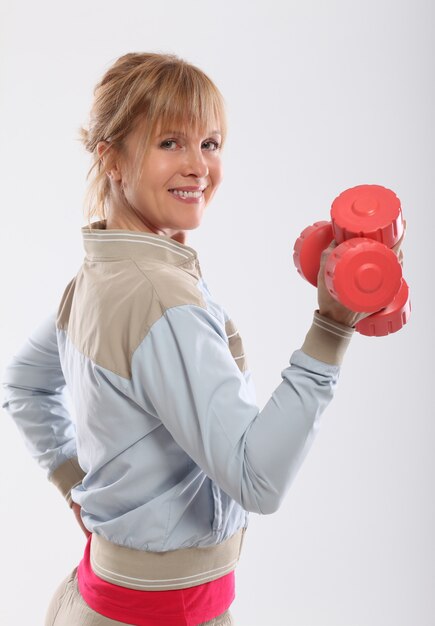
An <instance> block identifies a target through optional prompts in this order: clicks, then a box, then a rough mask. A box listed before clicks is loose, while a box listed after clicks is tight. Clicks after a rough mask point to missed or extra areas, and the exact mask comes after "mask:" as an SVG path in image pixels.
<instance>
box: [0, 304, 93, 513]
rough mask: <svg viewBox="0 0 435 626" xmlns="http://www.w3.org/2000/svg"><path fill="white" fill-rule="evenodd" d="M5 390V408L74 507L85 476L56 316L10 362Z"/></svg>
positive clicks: (38, 328)
mask: <svg viewBox="0 0 435 626" xmlns="http://www.w3.org/2000/svg"><path fill="white" fill-rule="evenodd" d="M2 386H3V390H4V394H3V402H2V405H1V406H2V408H3V409H5V410H6V411H7V412H8V413H9V415H10V416H11V417H12V418H13V420H14V421H15V423H16V425H17V427H18V430H19V431H20V433H21V436H22V438H23V440H24V443H25V445H26V447H27V449H28V450H29V452H30V454H31V455H32V457H33V458H34V459H35V460H36V462H37V463H38V464H39V466H40V467H42V468H43V469H45V470H47V478H48V479H49V480H50V481H51V482H52V483H53V484H54V485H55V486H56V487H57V488H58V489H59V490H60V492H61V493H62V495H63V496H64V498H65V499H66V500H67V502H68V505H69V506H70V507H72V504H73V503H72V500H71V489H72V488H73V487H75V486H76V485H78V484H79V483H80V482H81V481H82V478H83V476H84V475H85V472H83V470H82V469H81V467H80V465H79V463H78V459H77V449H76V440H75V425H74V423H73V422H72V421H71V418H70V415H69V412H68V408H67V401H66V400H67V399H66V396H65V391H66V386H65V379H64V376H63V372H62V368H61V365H60V360H59V352H58V346H57V337H56V316H55V314H54V313H53V314H51V315H50V316H48V317H47V318H46V319H45V320H44V321H43V322H42V323H41V324H40V325H39V326H38V327H37V328H36V329H35V330H34V331H33V333H32V334H31V335H30V337H29V338H28V339H27V340H26V342H25V343H24V345H23V346H22V347H21V349H20V350H19V351H18V352H17V353H16V354H15V356H14V357H13V358H12V360H11V361H10V362H9V364H8V365H7V367H6V369H5V371H4V372H3V376H2Z"/></svg>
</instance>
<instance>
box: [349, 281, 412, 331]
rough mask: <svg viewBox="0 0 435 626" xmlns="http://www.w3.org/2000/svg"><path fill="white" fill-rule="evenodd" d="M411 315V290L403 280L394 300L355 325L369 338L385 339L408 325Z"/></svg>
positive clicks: (356, 328) (357, 329)
mask: <svg viewBox="0 0 435 626" xmlns="http://www.w3.org/2000/svg"><path fill="white" fill-rule="evenodd" d="M410 314H411V300H410V299H409V288H408V285H407V283H406V281H405V280H404V279H403V280H402V284H401V287H400V289H399V292H398V294H397V295H396V297H395V298H394V300H393V301H392V302H391V303H390V304H389V305H388V306H386V307H385V309H382V311H378V312H377V313H373V315H369V316H368V317H365V318H364V319H363V320H361V321H360V322H358V323H357V324H356V325H355V330H356V331H357V332H359V333H360V334H361V335H366V336H368V337H383V336H385V335H389V334H391V333H396V332H397V331H398V330H400V329H401V328H403V326H404V325H405V324H406V323H407V321H408V319H409V316H410Z"/></svg>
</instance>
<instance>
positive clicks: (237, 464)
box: [132, 304, 354, 514]
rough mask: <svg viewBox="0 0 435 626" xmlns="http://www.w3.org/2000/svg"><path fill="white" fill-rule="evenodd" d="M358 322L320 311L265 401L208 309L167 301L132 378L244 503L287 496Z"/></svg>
mask: <svg viewBox="0 0 435 626" xmlns="http://www.w3.org/2000/svg"><path fill="white" fill-rule="evenodd" d="M353 332H354V331H353V329H351V328H348V327H346V326H343V325H341V324H336V323H334V322H331V321H330V320H328V319H327V318H324V317H323V316H320V315H319V314H318V313H317V312H316V313H315V314H314V320H313V324H312V326H311V328H310V329H309V331H308V334H307V337H306V339H305V341H304V345H303V346H302V349H299V350H296V351H295V352H293V354H292V355H291V358H290V360H289V366H288V367H286V368H285V369H283V370H282V371H281V378H282V382H281V383H280V384H279V385H278V387H277V388H276V389H275V390H274V391H273V393H272V395H271V397H270V399H269V400H268V402H267V403H266V405H265V406H264V408H263V409H262V410H261V411H260V409H259V408H258V406H257V405H256V402H255V396H254V395H253V394H252V393H251V389H250V386H249V384H248V382H247V378H246V376H244V375H243V373H242V372H241V371H240V369H239V367H238V366H237V364H236V363H235V360H234V358H233V356H232V355H231V353H230V350H229V348H228V339H227V336H226V333H225V329H224V327H223V324H222V322H221V321H220V320H218V319H217V318H216V317H215V316H214V315H213V314H211V313H210V312H209V311H208V310H207V309H205V308H202V307H200V306H196V305H192V304H188V305H181V306H175V307H172V308H168V309H167V310H166V311H165V312H164V314H163V315H162V317H161V318H159V320H158V321H156V322H155V323H154V325H153V326H152V327H151V329H150V330H149V332H148V334H147V336H146V337H145V339H144V340H143V341H142V343H141V344H140V346H139V347H138V348H137V350H136V352H135V353H134V355H133V360H132V365H133V368H132V371H133V384H134V385H135V387H136V388H137V389H138V390H141V393H142V394H143V398H142V400H143V402H144V403H145V404H147V405H148V406H149V402H150V401H151V403H152V405H153V407H154V408H155V412H156V415H157V417H158V418H159V419H160V420H161V421H162V423H163V425H164V426H165V427H166V428H167V429H168V431H169V432H170V433H171V435H172V436H173V438H174V440H175V441H176V442H177V443H178V445H180V446H181V447H182V448H183V449H184V450H185V451H186V452H187V454H189V456H190V457H191V458H192V459H193V460H194V461H195V462H196V463H197V465H198V466H199V467H201V469H203V471H204V472H205V473H206V474H207V475H208V476H209V477H210V478H211V479H212V480H214V481H215V482H216V483H217V484H218V485H219V487H220V488H221V489H223V491H225V492H226V493H227V494H228V495H230V496H231V497H232V498H233V499H234V500H236V501H237V502H238V503H239V504H240V505H241V506H242V507H243V508H244V509H245V510H247V511H252V512H255V513H261V514H268V513H273V512H275V511H276V510H277V509H278V508H279V506H280V505H281V503H282V500H283V498H284V496H285V494H286V493H287V491H288V489H289V487H290V484H291V481H292V479H293V477H294V476H295V474H296V472H297V470H298V468H299V466H300V465H301V463H302V461H303V459H304V457H305V455H306V454H307V452H308V450H309V448H310V446H311V443H312V441H313V437H314V435H315V433H316V431H317V429H318V426H319V419H320V416H321V414H322V412H323V411H324V410H325V408H326V407H327V405H328V404H329V402H330V400H331V399H332V397H333V393H334V389H335V387H336V383H337V380H338V376H339V371H340V364H341V360H342V358H343V354H344V352H345V349H346V347H347V345H348V343H349V341H350V338H351V336H352V334H353Z"/></svg>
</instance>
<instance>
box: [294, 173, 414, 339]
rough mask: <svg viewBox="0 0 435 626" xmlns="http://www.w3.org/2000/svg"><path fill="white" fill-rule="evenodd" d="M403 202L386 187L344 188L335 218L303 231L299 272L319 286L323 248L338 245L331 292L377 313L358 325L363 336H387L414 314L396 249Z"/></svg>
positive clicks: (331, 260)
mask: <svg viewBox="0 0 435 626" xmlns="http://www.w3.org/2000/svg"><path fill="white" fill-rule="evenodd" d="M403 229H404V225H403V219H402V210H401V206H400V200H399V199H398V197H397V196H396V194H395V193H394V192H393V191H391V189H387V188H385V187H381V186H380V185H358V186H357V187H352V188H351V189H347V190H346V191H343V193H341V194H340V195H339V196H337V198H335V200H334V202H333V203H332V205H331V221H330V222H326V221H322V222H316V223H315V224H313V225H312V226H308V227H307V228H305V230H303V231H302V233H301V234H300V236H299V237H298V239H297V240H296V242H295V245H294V248H293V260H294V263H295V265H296V268H297V270H298V272H299V274H300V275H301V276H302V277H303V278H305V279H306V280H308V281H309V282H310V283H311V284H312V285H314V286H317V275H318V273H319V268H320V257H321V254H322V251H323V250H324V249H325V248H327V247H328V246H329V244H330V243H331V241H332V240H333V239H335V241H336V242H337V244H338V245H337V247H336V248H335V249H334V250H333V252H332V253H331V254H330V255H329V257H328V260H327V262H326V265H325V284H326V287H327V289H328V291H329V293H330V294H331V295H332V296H333V298H335V299H336V300H338V301H339V302H341V303H342V304H343V305H344V306H346V307H347V308H349V309H351V310H353V311H358V312H366V313H370V312H372V311H373V314H372V315H370V316H368V317H366V318H364V319H363V320H361V321H360V322H358V323H357V324H356V327H355V328H356V330H357V331H358V332H359V333H361V334H362V335H369V336H383V335H388V334H389V333H394V332H396V331H398V330H400V328H402V327H403V326H404V324H406V322H407V321H408V319H409V315H410V312H411V303H410V300H409V289H408V285H407V283H406V281H405V280H404V279H403V277H402V267H401V265H400V263H399V261H398V259H397V256H396V254H395V253H394V252H393V251H392V250H391V248H392V247H393V246H394V245H395V244H396V243H397V242H398V241H399V239H400V238H401V236H402V234H403Z"/></svg>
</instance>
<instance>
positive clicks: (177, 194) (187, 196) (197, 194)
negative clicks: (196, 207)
mask: <svg viewBox="0 0 435 626" xmlns="http://www.w3.org/2000/svg"><path fill="white" fill-rule="evenodd" d="M168 191H169V193H170V194H171V195H173V196H174V198H177V200H181V201H182V202H189V203H191V202H193V203H195V202H199V201H200V200H202V199H203V196H204V193H203V192H202V191H176V190H173V189H169V190H168Z"/></svg>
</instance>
